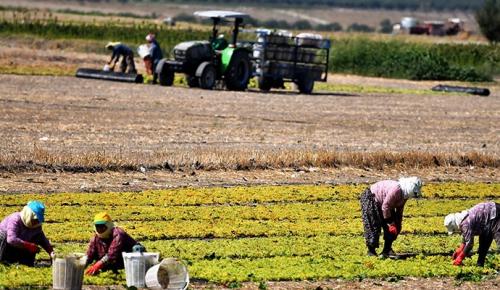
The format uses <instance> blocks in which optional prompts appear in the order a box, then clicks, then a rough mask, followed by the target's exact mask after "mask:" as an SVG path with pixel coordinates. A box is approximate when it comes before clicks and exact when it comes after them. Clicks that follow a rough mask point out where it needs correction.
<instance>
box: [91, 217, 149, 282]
mask: <svg viewBox="0 0 500 290" xmlns="http://www.w3.org/2000/svg"><path fill="white" fill-rule="evenodd" d="M94 228H95V235H94V237H93V238H92V239H91V240H90V243H89V248H88V249H87V265H89V264H91V263H92V262H94V261H96V263H94V264H93V265H92V266H91V267H89V268H88V269H87V271H86V272H85V274H87V275H95V274H97V273H98V272H99V271H106V270H113V271H116V270H118V269H123V268H124V265H123V256H122V252H128V253H129V252H134V251H137V250H136V249H138V248H141V249H140V250H139V251H141V252H144V251H145V249H144V247H142V245H141V244H138V243H137V242H136V241H135V240H134V239H133V238H132V237H131V236H129V235H128V234H127V233H126V232H125V231H124V230H123V229H121V228H119V227H116V226H115V225H114V223H113V221H112V220H111V217H110V216H109V215H108V214H107V213H106V212H101V213H98V214H96V215H95V217H94Z"/></svg>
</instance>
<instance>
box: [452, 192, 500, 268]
mask: <svg viewBox="0 0 500 290" xmlns="http://www.w3.org/2000/svg"><path fill="white" fill-rule="evenodd" d="M444 226H445V227H446V229H447V230H448V234H450V235H451V234H453V233H461V234H462V244H461V245H460V247H458V248H457V249H456V250H455V253H454V254H453V265H455V266H460V265H462V261H463V260H464V259H465V257H468V256H470V254H471V252H472V248H473V247H474V236H479V248H478V251H477V253H478V258H477V265H478V266H480V267H483V266H484V262H485V260H486V254H487V253H488V249H489V248H490V246H491V242H492V241H493V239H494V240H495V242H496V244H497V250H498V249H500V204H498V203H495V202H492V201H491V202H483V203H479V204H477V205H475V206H474V207H472V208H470V209H468V210H464V211H462V212H458V213H452V214H449V215H447V216H446V217H445V218H444Z"/></svg>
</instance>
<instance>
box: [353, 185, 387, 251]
mask: <svg viewBox="0 0 500 290" xmlns="http://www.w3.org/2000/svg"><path fill="white" fill-rule="evenodd" d="M360 204H361V219H362V220H363V229H364V236H365V242H366V246H367V247H368V248H369V249H370V248H372V249H376V248H378V247H379V239H380V232H381V230H384V252H387V251H389V250H391V248H392V243H393V242H394V240H396V236H394V235H393V234H391V233H389V228H388V226H387V223H386V222H384V218H383V215H382V209H381V208H380V206H378V204H377V202H376V200H375V195H374V194H373V193H372V192H371V191H370V189H369V188H367V189H366V190H365V191H364V192H363V193H362V194H361V196H360Z"/></svg>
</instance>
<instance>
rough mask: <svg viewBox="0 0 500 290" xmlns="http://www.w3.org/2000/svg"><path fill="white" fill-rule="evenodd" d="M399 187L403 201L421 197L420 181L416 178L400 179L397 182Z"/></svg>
mask: <svg viewBox="0 0 500 290" xmlns="http://www.w3.org/2000/svg"><path fill="white" fill-rule="evenodd" d="M398 183H399V187H401V191H402V192H403V196H404V199H409V198H410V197H420V196H422V192H421V188H422V180H420V178H418V177H416V176H412V177H401V178H400V179H399V180H398Z"/></svg>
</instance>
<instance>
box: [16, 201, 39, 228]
mask: <svg viewBox="0 0 500 290" xmlns="http://www.w3.org/2000/svg"><path fill="white" fill-rule="evenodd" d="M20 214H21V220H22V221H23V224H24V225H25V226H26V227H27V228H30V229H34V228H38V227H40V226H42V223H40V222H39V223H37V224H35V225H33V220H37V217H36V214H35V212H34V211H33V210H32V209H31V208H29V207H28V206H27V205H26V206H24V207H23V209H22V210H21V212H20Z"/></svg>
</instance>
